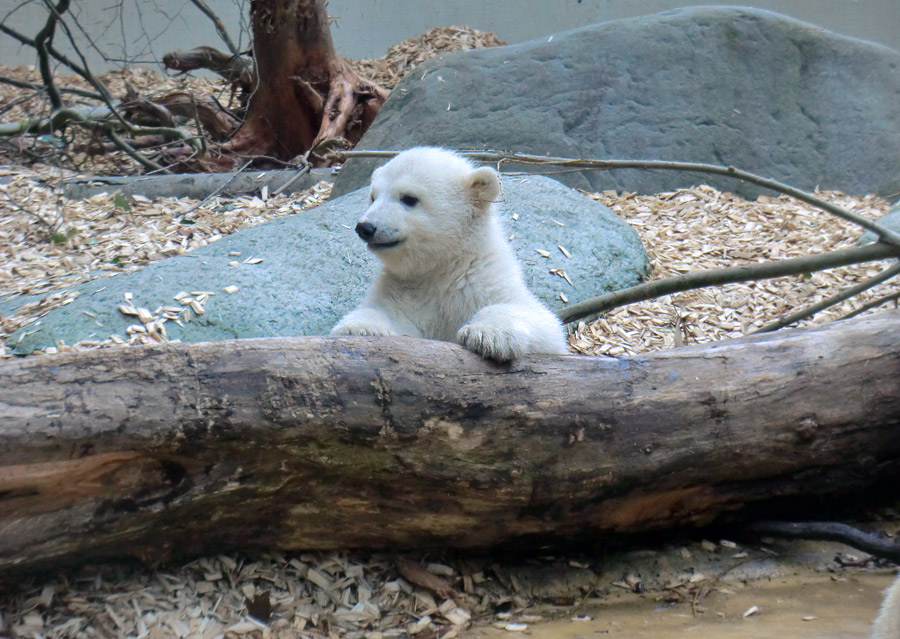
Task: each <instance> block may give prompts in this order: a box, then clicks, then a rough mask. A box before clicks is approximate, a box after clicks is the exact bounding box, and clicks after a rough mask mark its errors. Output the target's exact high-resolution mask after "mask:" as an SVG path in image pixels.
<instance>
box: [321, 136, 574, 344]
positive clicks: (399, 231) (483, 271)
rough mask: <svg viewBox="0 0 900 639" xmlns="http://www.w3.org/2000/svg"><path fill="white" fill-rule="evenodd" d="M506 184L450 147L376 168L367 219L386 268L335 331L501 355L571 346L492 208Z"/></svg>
mask: <svg viewBox="0 0 900 639" xmlns="http://www.w3.org/2000/svg"><path fill="white" fill-rule="evenodd" d="M499 193H500V180H499V177H498V175H497V172H496V171H494V170H493V169H491V168H489V167H482V168H475V167H474V166H473V165H472V164H471V163H470V162H469V161H468V160H466V159H465V158H463V157H461V156H459V155H457V154H455V153H453V152H451V151H447V150H445V149H439V148H432V147H417V148H414V149H410V150H408V151H404V152H403V153H400V154H399V155H397V156H396V157H395V158H394V159H393V160H391V161H390V162H388V163H387V164H385V165H384V166H383V167H381V168H379V169H377V170H376V171H375V172H374V173H373V174H372V185H371V204H370V206H369V208H368V210H367V211H366V212H365V214H364V215H363V216H362V217H361V218H360V219H359V224H360V225H364V224H369V225H371V227H369V231H370V232H371V231H372V230H373V229H374V234H373V235H372V236H371V238H370V239H368V240H367V241H368V244H369V249H370V250H371V251H372V252H374V253H375V254H376V255H377V256H378V257H379V258H381V261H382V266H383V268H382V270H381V273H380V274H379V276H378V279H377V280H376V282H375V285H374V286H373V287H372V289H371V290H370V291H369V293H368V295H367V296H366V298H365V299H364V300H363V302H362V304H361V305H360V307H359V308H357V309H356V310H354V311H351V312H350V313H348V314H347V315H346V316H344V318H343V319H341V321H340V322H338V324H337V325H336V326H335V327H334V329H332V331H331V334H332V335H411V336H414V337H424V338H427V339H437V340H443V341H447V342H458V343H460V344H462V345H464V346H465V347H466V348H468V349H470V350H472V351H475V352H476V353H479V354H481V355H482V356H484V357H487V358H490V359H495V360H501V361H506V360H510V359H514V358H516V357H520V356H522V355H524V354H526V353H556V354H562V353H565V352H566V338H565V331H564V330H563V327H562V324H561V323H560V321H559V319H557V317H556V315H554V314H553V313H552V312H551V311H550V310H549V309H548V308H546V307H545V306H544V305H543V304H541V302H540V301H539V300H538V299H537V298H536V297H535V296H534V295H532V293H531V292H530V291H529V290H528V289H527V288H526V287H525V283H524V281H523V280H522V273H521V271H520V270H519V265H518V263H517V262H516V258H515V255H514V254H513V251H512V249H511V248H510V246H509V244H507V242H506V240H505V239H504V237H503V232H502V229H501V228H500V224H499V222H498V221H497V219H496V216H495V215H494V213H493V207H492V206H491V202H492V201H493V200H494V199H495V198H496V197H497V196H498V195H499ZM412 198H414V199H415V202H414V203H413V199H412ZM404 200H405V202H406V203H404ZM357 228H360V227H359V226H358V227H357ZM392 243H396V244H394V245H391V244H392ZM379 244H384V245H386V246H379Z"/></svg>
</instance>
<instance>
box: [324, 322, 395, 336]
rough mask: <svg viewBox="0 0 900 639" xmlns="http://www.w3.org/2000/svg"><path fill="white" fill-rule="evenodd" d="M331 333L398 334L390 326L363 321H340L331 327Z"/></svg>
mask: <svg viewBox="0 0 900 639" xmlns="http://www.w3.org/2000/svg"><path fill="white" fill-rule="evenodd" d="M331 334H332V335H372V336H382V337H388V336H390V335H399V334H400V333H397V332H395V331H394V330H392V329H391V327H390V326H385V325H382V324H368V323H365V322H340V323H339V324H338V325H337V326H335V327H334V328H333V329H331Z"/></svg>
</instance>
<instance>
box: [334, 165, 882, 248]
mask: <svg viewBox="0 0 900 639" xmlns="http://www.w3.org/2000/svg"><path fill="white" fill-rule="evenodd" d="M398 153H399V151H345V152H343V153H342V154H341V155H342V156H344V157H348V158H353V157H369V158H392V157H394V156H395V155H397V154H398ZM462 154H463V155H465V156H467V157H470V158H472V159H473V160H479V161H482V162H498V163H502V162H515V163H518V164H535V165H551V166H567V167H572V168H581V169H591V170H595V171H616V170H619V169H649V170H661V171H686V172H696V173H711V174H714V175H724V176H727V177H732V178H735V179H738V180H744V181H746V182H750V183H751V184H755V185H757V186H761V187H764V188H767V189H770V190H772V191H776V192H778V193H783V194H785V195H789V196H791V197H793V198H796V199H798V200H800V201H801V202H806V203H807V204H810V205H812V206H815V207H817V208H819V209H822V210H823V211H825V212H826V213H831V214H832V215H836V216H837V217H840V218H842V219H844V220H847V221H848V222H852V223H853V224H856V225H857V226H861V227H862V228H864V229H866V230H869V231H872V232H873V233H875V234H876V235H877V236H878V239H879V240H880V241H881V242H884V243H885V244H891V245H893V246H896V247H900V234H898V233H896V232H895V231H892V230H891V229H889V228H887V227H885V226H883V225H881V224H878V223H877V222H873V221H872V220H868V219H866V218H864V217H862V216H861V215H857V214H856V213H853V212H852V211H848V210H847V209H845V208H843V207H840V206H837V205H836V204H832V203H831V202H826V201H825V200H823V199H822V198H819V197H816V196H815V195H813V194H811V193H807V192H806V191H802V190H800V189H797V188H794V187H792V186H788V185H787V184H782V183H781V182H777V181H775V180H771V179H769V178H764V177H760V176H759V175H755V174H753V173H749V172H748V171H742V170H740V169H736V168H735V167H733V166H727V167H726V166H717V165H715V164H696V163H692V162H668V161H665V160H576V159H572V158H558V157H544V156H540V155H525V154H521V153H503V152H497V151H463V152H462Z"/></svg>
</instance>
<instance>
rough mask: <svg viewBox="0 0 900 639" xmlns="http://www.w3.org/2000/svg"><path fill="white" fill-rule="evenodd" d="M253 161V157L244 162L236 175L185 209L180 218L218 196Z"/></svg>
mask: <svg viewBox="0 0 900 639" xmlns="http://www.w3.org/2000/svg"><path fill="white" fill-rule="evenodd" d="M252 163H253V158H251V159H249V160H247V161H246V162H244V164H243V166H241V168H239V169H238V170H237V171H235V173H234V175H232V176H231V177H230V178H228V179H227V180H225V182H223V183H222V184H221V186H219V187H218V188H216V189H215V190H214V191H213V192H212V193H210V194H209V195H207V196H206V197H205V198H203V199H202V200H200V201H199V202H197V203H196V204H195V205H194V206H192V207H191V208H189V209H188V210H187V211H185V212H184V213H182V214H181V215H179V218H181V219H184V218H186V217H187V216H188V215H190V214H191V213H193V212H194V211H196V210H197V209H199V208H200V207H201V206H203V205H204V204H206V203H207V202H209V201H210V200H211V199H213V198H214V197H216V196H217V195H218V194H219V193H221V192H222V191H224V190H225V188H226V187H227V186H228V185H229V184H231V183H232V182H234V181H235V180H236V179H237V176H239V175H240V174H241V173H243V172H244V171H246V170H247V167H248V166H250V165H251V164H252Z"/></svg>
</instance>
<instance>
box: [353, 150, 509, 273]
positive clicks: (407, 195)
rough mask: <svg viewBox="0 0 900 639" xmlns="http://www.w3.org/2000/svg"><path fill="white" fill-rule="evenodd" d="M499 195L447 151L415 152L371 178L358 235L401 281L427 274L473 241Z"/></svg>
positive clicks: (492, 180) (493, 183)
mask: <svg viewBox="0 0 900 639" xmlns="http://www.w3.org/2000/svg"><path fill="white" fill-rule="evenodd" d="M499 193H500V179H499V177H498V176H497V172H496V171H495V170H494V169H492V168H490V167H481V168H475V166H474V165H473V164H472V163H471V162H469V161H468V160H467V159H465V158H463V157H462V156H460V155H457V154H456V153H453V152H452V151H448V150H446V149H440V148H435V147H416V148H413V149H409V150H408V151H404V152H403V153H400V154H399V155H397V156H396V157H395V158H394V159H393V160H391V161H390V162H388V163H387V164H385V165H384V166H382V167H381V168H379V169H377V170H376V171H375V172H374V173H373V174H372V185H371V189H370V196H369V201H370V204H369V208H368V209H367V210H366V212H365V214H364V215H363V216H362V217H361V218H359V222H358V223H357V225H356V232H357V234H358V235H359V236H360V237H361V238H362V239H363V240H365V242H366V243H367V244H368V246H369V250H370V251H372V252H373V253H375V254H376V255H377V256H378V257H379V258H381V260H382V262H383V263H384V267H385V269H386V270H388V271H390V272H392V273H394V274H396V275H398V276H400V277H403V276H407V275H415V274H416V273H423V272H427V271H428V270H430V269H431V268H433V267H435V266H437V265H439V264H440V263H441V262H442V261H443V260H445V259H447V258H448V257H450V256H453V255H456V254H458V253H459V248H462V247H464V246H465V245H466V244H467V243H470V242H471V240H472V238H473V237H475V236H477V234H478V233H479V232H480V228H481V226H482V221H483V220H484V219H485V218H486V217H487V216H489V215H491V202H492V201H493V200H495V199H496V198H497V196H498V195H499Z"/></svg>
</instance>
